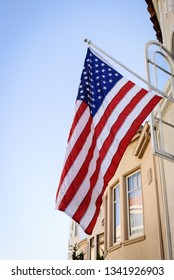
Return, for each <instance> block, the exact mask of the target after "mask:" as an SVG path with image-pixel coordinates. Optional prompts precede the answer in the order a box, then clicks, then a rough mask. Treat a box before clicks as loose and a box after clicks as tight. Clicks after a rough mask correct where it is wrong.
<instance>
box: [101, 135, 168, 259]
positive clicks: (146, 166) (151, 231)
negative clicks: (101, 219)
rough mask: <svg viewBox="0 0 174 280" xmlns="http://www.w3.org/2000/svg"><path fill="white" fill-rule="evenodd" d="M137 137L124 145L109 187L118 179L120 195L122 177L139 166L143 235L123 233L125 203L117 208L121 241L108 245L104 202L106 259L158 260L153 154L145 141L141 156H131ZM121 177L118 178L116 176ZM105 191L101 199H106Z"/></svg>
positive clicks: (124, 228)
mask: <svg viewBox="0 0 174 280" xmlns="http://www.w3.org/2000/svg"><path fill="white" fill-rule="evenodd" d="M138 140H139V138H136V139H135V140H134V141H132V142H131V144H130V145H129V146H128V148H127V150H126V152H125V154H124V156H123V158H122V161H121V163H120V165H119V167H118V169H117V172H116V174H115V176H114V178H113V179H112V180H111V182H110V186H109V187H112V186H113V184H114V183H115V182H117V181H118V179H119V180H120V185H121V190H120V191H121V194H120V195H121V196H122V195H123V192H124V188H125V185H124V178H125V176H126V175H127V174H129V173H130V172H132V171H134V170H136V169H137V168H140V170H141V177H142V189H143V208H144V235H142V236H139V237H137V238H134V239H130V240H128V236H127V234H126V223H125V219H126V214H127V212H126V205H122V208H121V211H122V213H121V232H122V235H121V242H120V243H119V244H115V245H114V246H111V241H110V239H111V235H112V233H111V232H110V225H109V224H110V211H111V205H110V203H107V211H106V225H105V226H106V227H105V235H106V239H107V243H106V250H107V256H106V259H132V260H133V259H140V260H141V259H161V258H162V256H163V252H162V240H161V227H160V222H159V221H160V219H159V203H158V195H157V180H158V179H157V178H156V174H155V167H154V157H153V155H152V150H151V143H150V142H149V143H148V144H147V147H146V150H145V152H144V154H143V157H142V158H138V157H137V156H135V155H134V150H135V148H136V145H137V143H138ZM120 178H121V179H120ZM108 196H109V190H108V191H107V192H106V193H105V198H106V197H107V199H108V200H109V197H108Z"/></svg>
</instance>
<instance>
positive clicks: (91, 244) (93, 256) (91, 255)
mask: <svg viewBox="0 0 174 280" xmlns="http://www.w3.org/2000/svg"><path fill="white" fill-rule="evenodd" d="M90 259H91V260H95V251H94V237H93V238H91V239H90Z"/></svg>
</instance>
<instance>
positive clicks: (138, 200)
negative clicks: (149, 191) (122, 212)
mask: <svg viewBox="0 0 174 280" xmlns="http://www.w3.org/2000/svg"><path fill="white" fill-rule="evenodd" d="M127 197H128V225H129V236H134V235H137V234H142V233H143V228H144V227H143V205H142V186H141V173H140V171H138V172H136V173H134V174H132V175H131V176H128V177H127Z"/></svg>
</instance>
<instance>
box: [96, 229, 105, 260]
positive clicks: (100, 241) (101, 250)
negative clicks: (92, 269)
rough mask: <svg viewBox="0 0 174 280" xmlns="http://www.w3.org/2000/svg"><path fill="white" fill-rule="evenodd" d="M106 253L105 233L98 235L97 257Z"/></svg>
mask: <svg viewBox="0 0 174 280" xmlns="http://www.w3.org/2000/svg"><path fill="white" fill-rule="evenodd" d="M103 255H104V233H101V234H99V235H97V257H103Z"/></svg>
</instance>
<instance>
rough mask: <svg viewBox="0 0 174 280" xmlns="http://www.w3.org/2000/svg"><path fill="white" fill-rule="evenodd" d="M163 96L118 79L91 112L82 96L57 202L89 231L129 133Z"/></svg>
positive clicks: (130, 134)
mask: <svg viewBox="0 0 174 280" xmlns="http://www.w3.org/2000/svg"><path fill="white" fill-rule="evenodd" d="M160 99H161V97H160V96H158V95H155V94H154V93H153V92H148V91H146V90H144V89H141V88H140V87H138V86H137V85H135V84H133V83H132V82H131V81H128V80H127V79H126V78H122V79H120V80H119V81H118V82H117V84H116V85H115V86H114V87H113V88H112V89H111V91H110V92H109V93H108V94H107V96H106V97H105V99H104V101H103V103H102V105H101V107H100V108H99V110H98V111H97V113H96V114H95V115H94V117H92V116H91V114H90V109H89V107H88V105H87V104H86V103H84V102H83V101H81V100H77V101H76V113H75V117H74V121H73V124H72V127H71V130H70V135H69V138H68V145H67V151H66V159H65V165H64V169H63V172H62V176H61V179H60V183H59V187H58V191H57V195H56V208H57V209H58V210H61V211H64V212H65V213H66V214H67V215H69V216H70V217H72V218H73V219H74V220H75V221H77V222H78V223H79V224H80V226H81V227H82V228H83V230H84V231H85V232H86V233H88V234H91V233H92V230H93V228H94V226H95V224H96V220H97V217H98V214H99V210H100V206H101V204H102V196H103V193H104V191H105V189H106V187H107V185H108V183H109V181H110V180H111V178H112V177H113V176H114V174H115V172H116V169H117V167H118V164H119V162H120V160H121V158H122V156H123V154H124V151H125V150H126V148H127V146H128V145H129V143H130V141H131V139H132V137H133V136H134V135H135V133H136V131H137V130H138V128H139V127H140V125H141V124H142V122H143V121H144V120H145V119H146V117H147V116H148V115H149V113H150V112H151V111H152V110H153V108H154V107H155V105H156V104H157V103H158V102H159V101H160Z"/></svg>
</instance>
